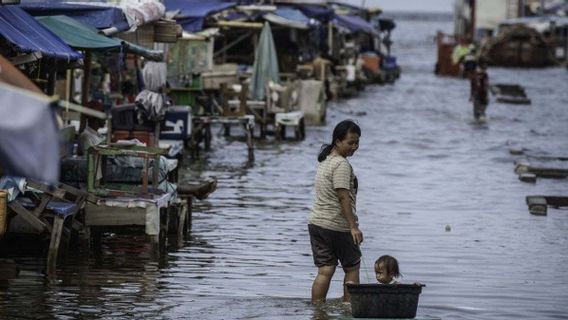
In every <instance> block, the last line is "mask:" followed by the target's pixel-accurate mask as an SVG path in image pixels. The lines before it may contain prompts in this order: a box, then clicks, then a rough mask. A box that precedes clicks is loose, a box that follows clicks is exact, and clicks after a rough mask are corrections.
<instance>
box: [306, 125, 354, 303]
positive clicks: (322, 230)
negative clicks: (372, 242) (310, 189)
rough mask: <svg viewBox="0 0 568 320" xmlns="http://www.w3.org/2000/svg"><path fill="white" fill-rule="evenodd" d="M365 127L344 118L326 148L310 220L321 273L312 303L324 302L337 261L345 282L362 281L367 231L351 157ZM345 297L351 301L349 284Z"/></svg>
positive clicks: (315, 261)
mask: <svg viewBox="0 0 568 320" xmlns="http://www.w3.org/2000/svg"><path fill="white" fill-rule="evenodd" d="M360 137H361V128H359V126H358V125H357V124H356V123H355V122H353V121H351V120H344V121H341V122H340V123H339V124H337V126H335V129H334V130H333V139H332V141H331V144H326V145H324V146H323V147H322V149H321V151H320V154H319V156H318V161H319V164H318V168H317V173H316V179H315V189H316V196H315V201H314V205H313V207H312V211H311V214H310V216H309V220H308V223H309V224H308V230H309V232H310V242H311V245H312V253H313V257H314V264H315V265H316V267H318V274H317V276H316V279H315V280H314V283H313V285H312V303H318V302H324V301H325V299H326V296H327V291H328V290H329V285H330V283H331V278H332V277H333V274H334V273H335V268H336V267H337V264H338V263H337V262H338V261H339V262H340V263H341V266H342V268H343V271H344V272H345V279H344V284H345V283H347V282H350V283H359V266H360V261H361V250H360V249H359V244H360V243H361V242H363V233H362V232H361V230H359V223H358V218H357V215H356V214H355V199H356V195H357V184H358V183H357V177H356V176H355V174H354V172H353V168H352V167H351V164H349V161H347V157H350V156H352V155H353V154H354V153H355V151H357V148H359V138H360ZM343 293H344V294H343V300H344V301H349V293H348V292H347V290H346V288H345V285H344V289H343Z"/></svg>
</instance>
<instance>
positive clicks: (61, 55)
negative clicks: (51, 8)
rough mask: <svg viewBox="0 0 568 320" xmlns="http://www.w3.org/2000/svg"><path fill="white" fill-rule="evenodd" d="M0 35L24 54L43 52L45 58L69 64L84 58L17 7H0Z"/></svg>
mask: <svg viewBox="0 0 568 320" xmlns="http://www.w3.org/2000/svg"><path fill="white" fill-rule="evenodd" d="M0 35H1V36H3V37H4V38H6V40H7V41H8V42H10V43H11V44H12V45H13V46H15V47H16V48H17V50H18V51H21V52H24V53H32V52H41V54H42V56H43V57H46V58H51V59H57V60H66V61H69V62H70V61H74V60H78V59H81V58H82V57H83V56H82V55H81V54H80V53H79V52H77V51H75V50H73V49H71V48H70V47H69V46H68V45H67V44H66V43H65V42H63V40H61V39H60V38H59V37H58V36H56V35H55V34H53V33H52V32H51V31H49V30H48V29H46V28H45V27H44V26H42V25H41V24H40V23H39V22H37V21H36V20H35V19H34V18H33V17H32V16H30V15H29V14H27V13H26V12H25V11H23V10H22V9H20V8H18V7H15V6H0Z"/></svg>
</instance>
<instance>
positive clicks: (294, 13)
mask: <svg viewBox="0 0 568 320" xmlns="http://www.w3.org/2000/svg"><path fill="white" fill-rule="evenodd" d="M274 14H275V15H277V16H281V17H282V18H286V19H288V20H293V21H298V22H302V23H306V24H308V23H309V22H310V18H308V17H307V16H306V15H304V14H303V13H302V11H300V10H297V9H292V8H286V7H281V8H278V9H276V12H274Z"/></svg>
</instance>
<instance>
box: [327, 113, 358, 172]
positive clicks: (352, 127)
mask: <svg viewBox="0 0 568 320" xmlns="http://www.w3.org/2000/svg"><path fill="white" fill-rule="evenodd" d="M349 132H352V133H356V134H357V135H359V137H360V136H361V128H359V125H358V124H356V123H355V122H354V121H353V120H343V121H341V122H340V123H338V124H337V125H336V126H335V129H333V137H332V140H331V143H330V144H324V145H323V146H322V147H321V150H320V153H319V155H318V161H319V162H322V161H323V160H325V158H327V156H328V155H329V154H330V153H331V150H332V149H333V146H334V145H335V142H336V141H337V140H343V139H345V137H346V136H347V134H348V133H349Z"/></svg>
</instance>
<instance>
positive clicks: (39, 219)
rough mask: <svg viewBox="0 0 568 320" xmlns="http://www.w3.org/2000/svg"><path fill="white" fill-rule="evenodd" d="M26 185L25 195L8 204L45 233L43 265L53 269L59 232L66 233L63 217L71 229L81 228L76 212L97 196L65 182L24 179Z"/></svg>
mask: <svg viewBox="0 0 568 320" xmlns="http://www.w3.org/2000/svg"><path fill="white" fill-rule="evenodd" d="M26 188H27V190H28V191H27V192H26V193H25V195H24V196H23V197H19V198H17V199H16V200H14V201H12V202H10V203H9V204H8V207H9V208H10V209H11V210H12V211H14V212H15V213H16V214H17V215H18V216H20V217H21V218H22V219H23V220H25V221H26V222H27V223H28V224H29V225H30V226H31V227H32V228H34V229H35V230H36V231H38V232H39V233H44V232H47V233H49V235H50V236H49V237H50V244H49V251H48V254H47V266H48V268H49V269H53V268H54V267H55V265H56V262H57V256H58V253H59V248H60V242H61V237H62V235H63V234H67V235H69V234H70V231H69V230H68V229H67V228H65V227H64V223H65V221H66V220H69V219H71V222H70V227H71V228H72V229H74V230H75V231H82V229H83V223H82V222H80V221H78V220H77V219H76V215H77V213H78V212H79V210H82V209H83V208H84V206H85V203H86V202H92V203H94V202H96V201H97V200H98V198H97V197H96V196H94V195H92V194H90V193H88V192H85V191H82V190H79V189H76V188H73V187H71V186H69V185H66V184H58V185H56V186H49V185H45V184H42V183H39V182H36V181H31V180H28V181H27V187H26ZM38 191H39V192H38Z"/></svg>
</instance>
